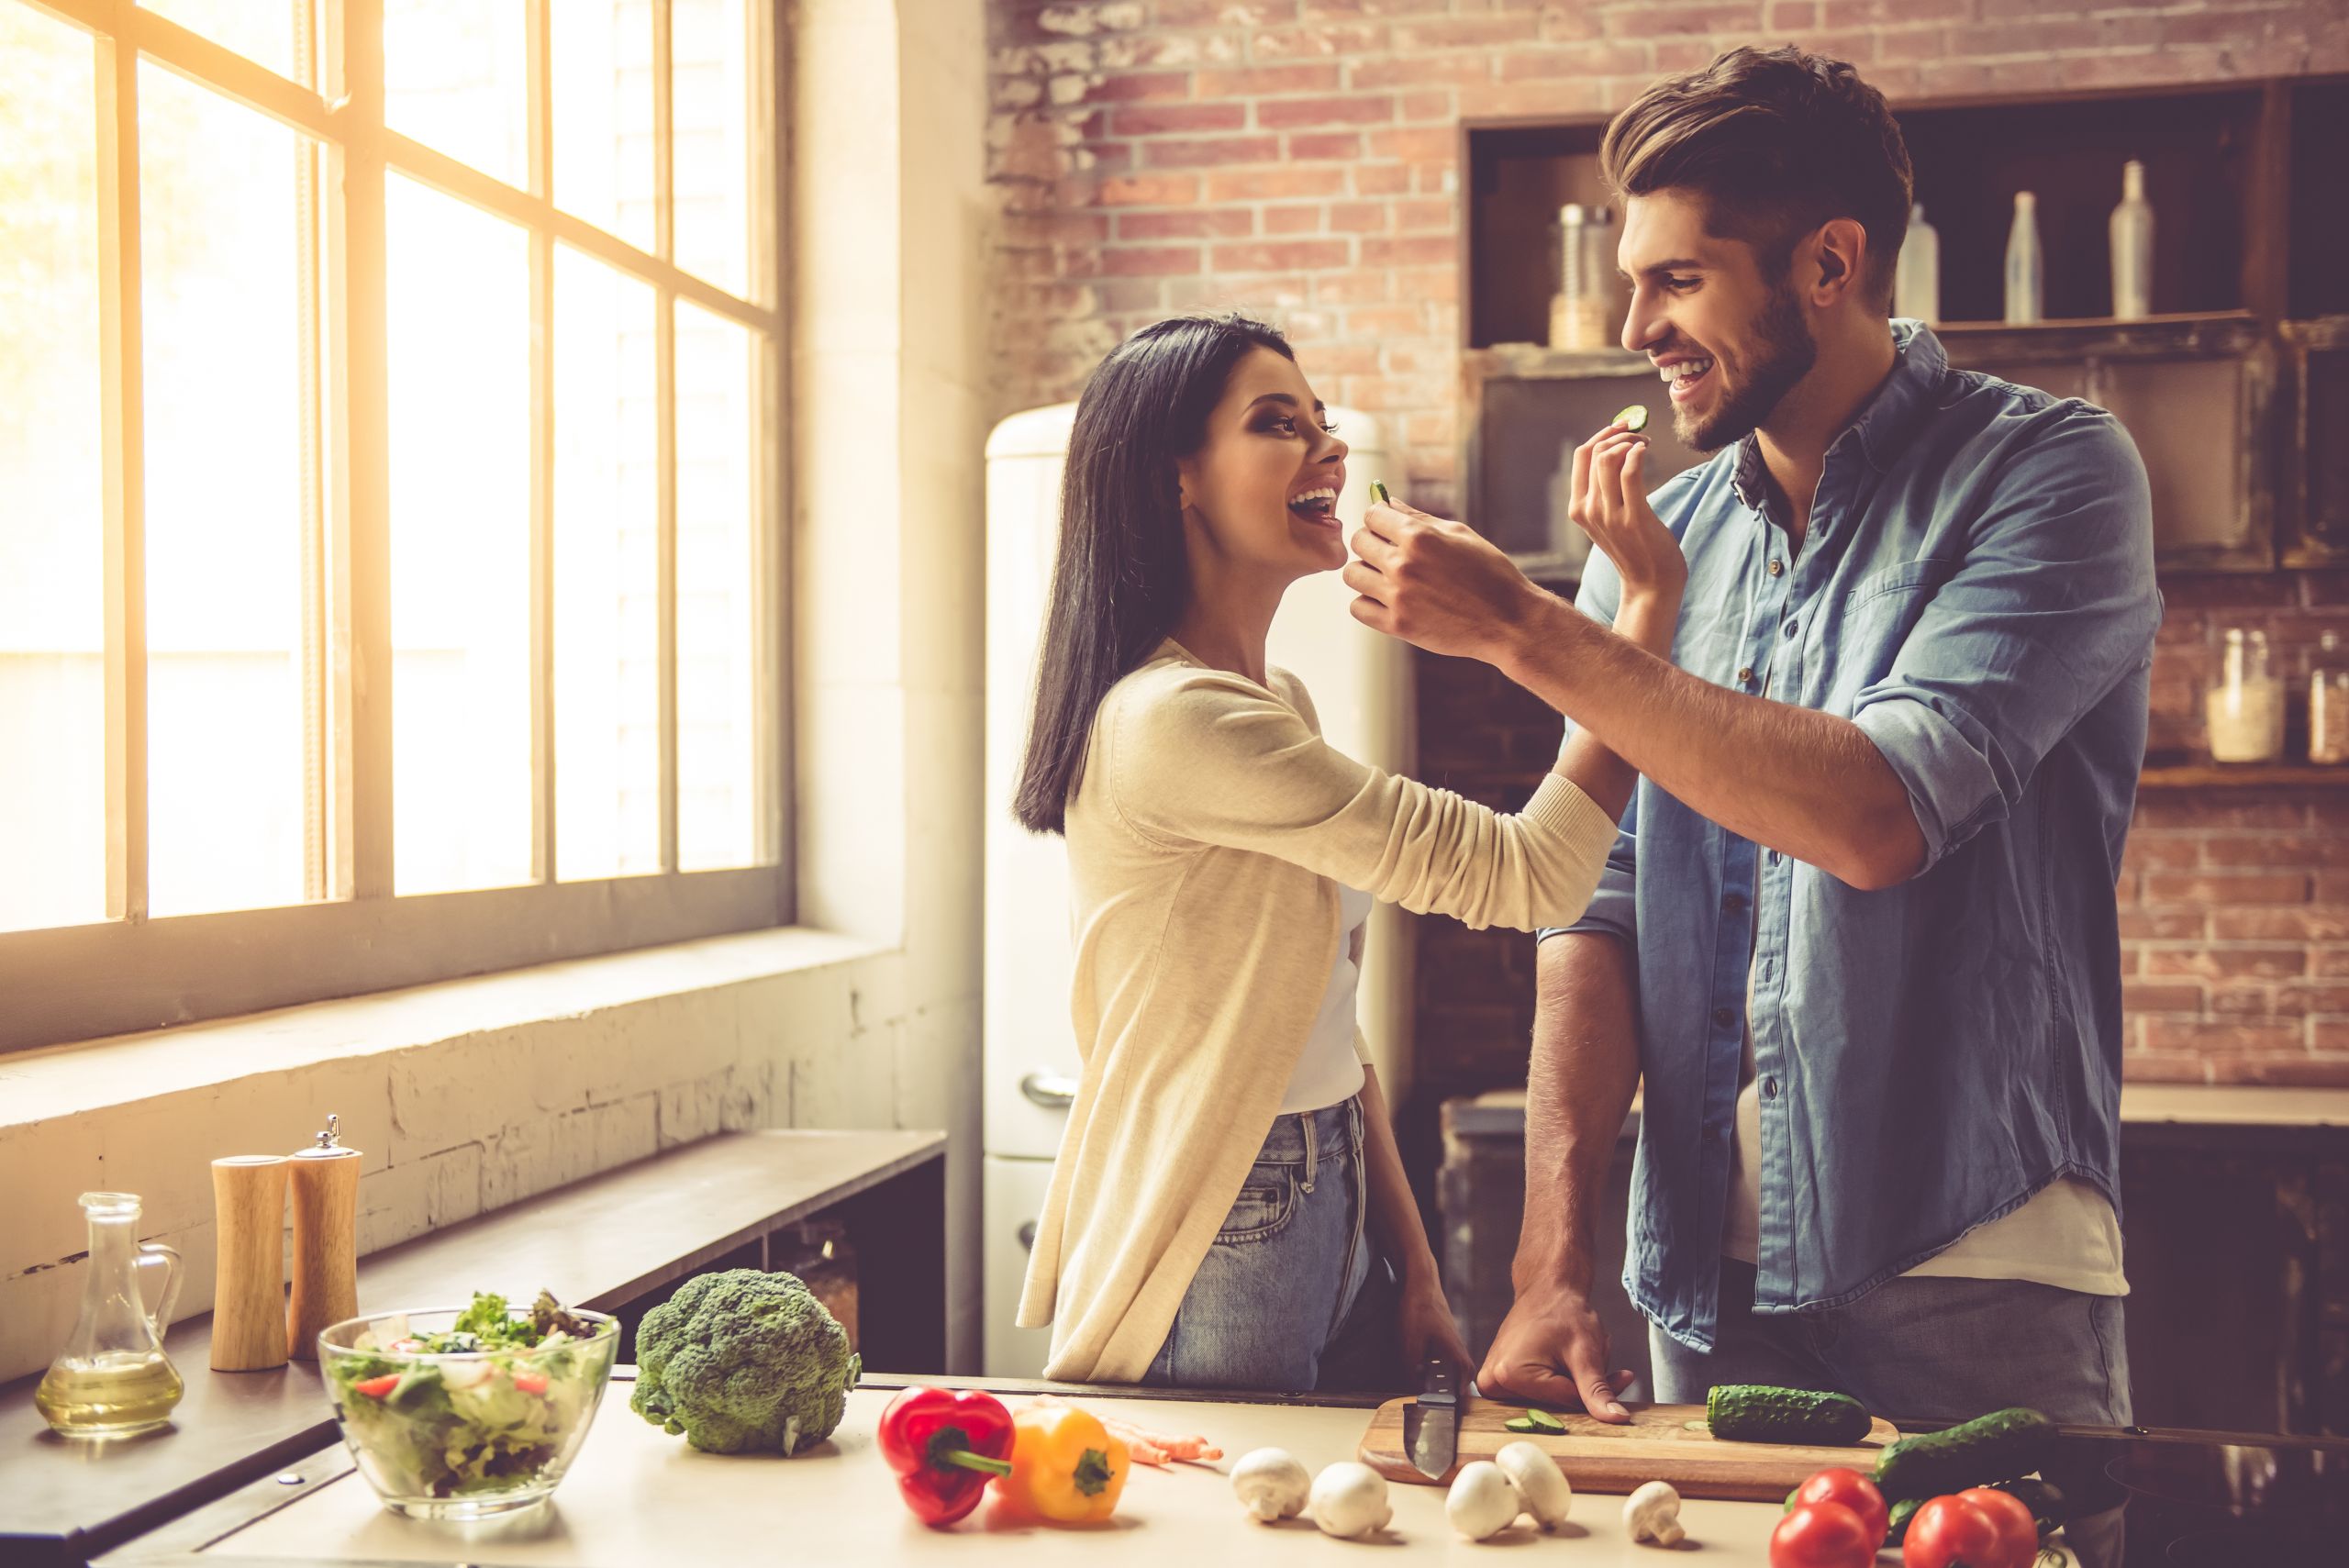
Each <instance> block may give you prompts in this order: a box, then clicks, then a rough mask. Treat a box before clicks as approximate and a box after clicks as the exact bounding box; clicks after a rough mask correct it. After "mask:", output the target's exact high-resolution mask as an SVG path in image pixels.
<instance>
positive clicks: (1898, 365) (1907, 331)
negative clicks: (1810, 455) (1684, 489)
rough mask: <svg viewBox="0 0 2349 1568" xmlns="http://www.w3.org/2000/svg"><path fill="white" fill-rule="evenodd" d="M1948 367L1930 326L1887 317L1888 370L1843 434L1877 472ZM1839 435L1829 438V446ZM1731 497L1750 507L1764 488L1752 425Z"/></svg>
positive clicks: (1900, 445) (1928, 404)
mask: <svg viewBox="0 0 2349 1568" xmlns="http://www.w3.org/2000/svg"><path fill="white" fill-rule="evenodd" d="M1948 371H1949V355H1948V353H1947V352H1946V351H1944V350H1943V348H1942V343H1941V339H1938V338H1936V337H1934V336H1933V333H1932V328H1929V327H1927V326H1926V325H1925V324H1924V323H1923V322H1921V321H1910V320H1908V319H1906V318H1896V319H1895V320H1894V321H1893V323H1892V373H1891V374H1890V375H1887V376H1886V377H1885V378H1884V384H1883V385H1881V386H1879V387H1877V388H1876V395H1874V396H1873V397H1871V398H1869V399H1868V401H1867V402H1866V403H1865V404H1863V405H1862V406H1861V407H1860V412H1859V416H1858V417H1856V418H1854V420H1853V421H1852V423H1851V424H1850V425H1849V426H1848V427H1846V428H1845V430H1844V435H1850V434H1852V433H1854V432H1857V434H1858V436H1859V442H1860V450H1861V451H1862V453H1863V454H1864V455H1865V457H1866V459H1867V461H1868V462H1869V463H1870V465H1871V466H1873V467H1874V468H1876V471H1877V472H1879V473H1881V472H1883V471H1884V470H1885V469H1887V468H1889V467H1891V466H1892V462H1893V460H1894V459H1895V458H1897V457H1898V456H1899V454H1900V452H1901V451H1902V450H1904V449H1905V448H1906V447H1907V446H1908V444H1909V433H1910V432H1911V431H1913V430H1914V429H1915V428H1917V423H1918V421H1919V420H1920V419H1922V418H1923V417H1924V416H1925V414H1926V413H1927V411H1929V410H1930V409H1931V408H1932V406H1933V400H1934V395H1935V393H1936V391H1937V389H1938V388H1939V387H1940V385H1941V383H1942V378H1943V375H1945V374H1946V373H1948ZM1842 439H1843V437H1842V436H1838V437H1836V438H1835V441H1834V442H1832V443H1831V444H1830V447H1829V450H1830V451H1832V450H1833V449H1834V447H1835V446H1836V445H1840V444H1842ZM1731 487H1732V488H1733V489H1735V490H1736V492H1737V498H1738V499H1739V500H1740V501H1742V502H1743V503H1745V505H1746V506H1750V507H1752V508H1753V509H1754V510H1755V511H1757V512H1758V511H1760V510H1761V509H1762V499H1763V497H1764V496H1765V495H1767V494H1768V493H1769V482H1768V477H1767V475H1766V474H1765V472H1764V469H1763V464H1762V437H1761V435H1760V433H1759V432H1758V431H1757V432H1755V433H1753V434H1752V435H1749V436H1747V437H1746V438H1745V439H1743V440H1742V441H1740V442H1739V443H1738V444H1737V468H1736V471H1735V473H1733V474H1732V475H1731Z"/></svg>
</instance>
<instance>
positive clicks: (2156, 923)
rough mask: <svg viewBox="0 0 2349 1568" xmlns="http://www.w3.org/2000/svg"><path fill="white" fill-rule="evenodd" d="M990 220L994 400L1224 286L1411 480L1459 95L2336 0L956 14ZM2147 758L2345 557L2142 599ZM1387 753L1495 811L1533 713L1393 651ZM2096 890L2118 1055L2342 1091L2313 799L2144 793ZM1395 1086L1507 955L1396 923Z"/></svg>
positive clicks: (1961, 56)
mask: <svg viewBox="0 0 2349 1568" xmlns="http://www.w3.org/2000/svg"><path fill="white" fill-rule="evenodd" d="M991 8H992V18H993V23H992V25H993V39H992V42H993V46H994V55H993V60H992V62H991V73H992V91H993V101H994V111H995V112H994V114H993V117H992V118H991V121H990V125H989V155H990V171H991V178H992V179H993V181H994V182H995V183H996V187H997V189H998V190H999V191H1000V193H1001V196H1002V200H1003V206H1004V220H1003V227H1002V229H1001V242H1000V243H1001V250H1000V253H999V255H998V258H997V261H998V274H997V275H998V283H997V287H996V295H995V299H996V303H995V320H994V323H993V343H994V355H995V368H996V378H997V390H998V394H999V402H998V411H1000V412H1008V411H1009V410H1012V409H1015V408H1020V407H1027V406H1032V405H1035V404H1038V403H1043V402H1049V401H1052V400H1053V399H1056V398H1062V397H1068V396H1072V395H1074V393H1075V391H1076V389H1077V388H1078V386H1079V385H1080V384H1082V382H1083V379H1084V377H1085V373H1086V372H1087V371H1088V370H1089V369H1090V368H1091V367H1092V365H1093V364H1094V363H1095V362H1096V361H1097V360H1098V359H1099V358H1100V356H1101V355H1102V354H1103V353H1105V352H1106V351H1107V350H1108V349H1109V348H1110V347H1111V346H1112V345H1113V344H1115V343H1116V342H1117V341H1118V339H1119V338H1120V337H1121V336H1122V335H1123V334H1124V333H1126V332H1128V331H1130V330H1131V329H1132V328H1136V327H1138V326H1141V325H1142V324H1143V323H1146V322H1149V321H1152V320H1154V319H1156V318H1158V317H1162V316H1164V315H1166V314H1169V313H1171V312H1174V311H1177V310H1183V309H1188V308H1193V307H1197V306H1231V305H1241V306H1251V307H1253V308H1255V309H1256V310H1258V311H1260V312H1261V313H1264V314H1265V315H1268V316H1270V317H1273V318H1274V319H1275V320H1277V321H1279V322H1280V323H1281V324H1282V325H1283V326H1284V327H1286V328H1287V330H1288V331H1289V333H1290V335H1291V336H1292V338H1293V339H1295V340H1296V342H1297V346H1298V350H1299V354H1300V356H1301V359H1302V361H1303V363H1304V365H1305V368H1306V370H1307V372H1308V374H1309V375H1310V376H1311V377H1312V379H1313V381H1314V384H1315V386H1316V389H1317V390H1318V391H1319V392H1320V394H1321V395H1323V396H1324V397H1327V398H1329V399H1330V401H1332V402H1335V403H1341V404H1344V405H1346V406H1350V407H1354V408H1359V409H1362V410H1364V411H1365V412H1368V413H1371V414H1374V415H1375V416H1377V417H1378V418H1379V419H1380V420H1381V422H1382V423H1383V424H1384V425H1385V426H1386V429H1387V432H1388V443H1389V445H1390V447H1391V448H1394V449H1396V450H1397V452H1398V455H1399V457H1400V460H1401V464H1402V467H1403V468H1404V471H1405V473H1406V474H1407V477H1408V484H1409V487H1410V494H1411V496H1412V498H1413V499H1414V500H1415V501H1417V502H1419V504H1421V505H1423V506H1430V507H1431V508H1433V509H1436V510H1446V509H1448V508H1449V506H1450V504H1451V503H1452V502H1453V498H1454V496H1455V495H1456V482H1457V478H1458V475H1457V473H1456V468H1457V463H1458V448H1459V435H1460V430H1459V423H1458V421H1459V374H1458V355H1459V343H1460V316H1459V310H1460V289H1461V280H1460V277H1459V272H1458V254H1459V251H1458V245H1459V228H1460V222H1461V211H1460V193H1459V181H1460V169H1459V133H1458V122H1459V120H1460V119H1461V117H1463V116H1464V115H1467V116H1475V117H1490V116H1498V115H1535V116H1538V115H1581V114H1596V113H1601V112H1604V111H1606V110H1609V109H1612V108H1614V107H1618V106H1620V105H1622V104H1623V103H1625V102H1626V101H1628V100H1629V98H1630V97H1631V95H1633V94H1634V93H1636V92H1637V91H1638V90H1639V89H1640V88H1641V87H1642V85H1644V84H1645V83H1647V82H1649V81H1650V80H1652V79H1653V78H1654V77H1655V76H1657V75H1659V74H1662V73H1664V72H1671V71H1676V70H1682V69H1687V68H1689V67H1694V66H1697V65H1700V64H1702V63H1704V62H1705V61H1708V60H1709V59H1710V58H1711V57H1712V56H1713V54H1714V53H1715V52H1717V51H1718V50H1720V49H1721V48H1725V47H1728V46H1729V45H1731V44H1733V43H1742V42H1764V43H1776V42H1783V41H1788V40H1791V41H1795V42H1799V43H1802V44H1805V45H1807V46H1809V47H1812V48H1816V49H1819V50H1823V51H1826V52H1831V53H1833V54H1837V55H1840V56H1842V58H1844V59H1847V60H1850V61H1854V62H1855V63H1856V64H1858V65H1859V66H1860V67H1861V69H1862V70H1863V72H1865V74H1866V75H1867V77H1868V78H1869V80H1871V81H1873V82H1874V83H1876V84H1877V85H1878V86H1880V87H1881V88H1883V89H1884V91H1885V92H1886V93H1887V95H1889V96H1890V97H1891V98H1892V99H1893V101H1894V103H1895V104H1896V106H1898V105H1899V104H1902V103H1907V102H1915V101H1920V100H1922V99H1929V98H1937V97H1948V96H1954V95H1965V94H1974V93H1986V92H1998V93H2008V92H2028V91H2033V90H2050V91H2053V90H2059V89H2066V88H2076V87H2091V86H2107V85H2120V84H2152V83H2167V82H2189V81H2192V82H2199V81H2207V80H2210V79H2212V78H2214V77H2227V76H2257V75H2273V74H2285V73H2292V72H2332V71H2349V13H2344V10H2343V6H2341V5H2340V4H2339V3H2338V0H2241V3H2237V0H2182V3H2147V4H2140V3H2134V0H2087V3H2085V4H2073V5H2065V4H2063V3H2061V0H2053V3H2050V0H1743V3H1735V0H1627V3H1620V4H1618V3H1611V0H1608V3H1598V4H1581V5H1577V4H1566V3H1561V0H1549V3H1546V4H1545V3H1542V0H1075V3H1072V0H1052V3H1046V0H991ZM2168 593H2169V595H2170V604H2171V616H2170V618H2169V622H2168V624H2167V625H2166V627H2165V629H2164V633H2163V653H2162V660H2161V663H2160V666H2159V670H2158V679H2157V688H2156V692H2155V742H2156V745H2174V746H2181V747H2182V746H2188V745H2191V744H2194V743H2195V742H2197V741H2198V740H2199V724H2198V722H2197V720H2196V717H2195V709H2196V706H2197V703H2198V700H2199V699H2198V697H2197V693H2198V691H2199V684H2198V683H2199V661H2200V660H2201V658H2202V657H2203V654H2202V639H2203V638H2204V636H2205V634H2206V629H2207V628H2208V626H2209V625H2210V623H2211V622H2212V621H2214V620H2216V621H2220V622H2222V623H2224V624H2235V623H2236V622H2238V621H2241V622H2243V623H2244V624H2255V625H2262V626H2265V627H2266V628H2269V630H2270V631H2271V633H2272V634H2273V635H2274V636H2275V637H2276V639H2277V641H2278V642H2279V643H2280V644H2283V645H2286V646H2288V647H2289V648H2295V649H2296V648H2298V647H2299V646H2300V645H2301V644H2303V643H2312V642H2313V640H2314V637H2315V633H2316V630H2317V628H2319V627H2320V626H2323V625H2330V624H2334V623H2338V624H2339V625H2340V626H2341V628H2342V629H2343V630H2344V631H2349V576H2343V575H2340V574H2334V575H2297V574H2291V573H2277V574H2275V575H2273V576H2265V577H2259V578H2254V579H2248V580H2243V579H2231V580H2225V581H2219V580H2207V579H2206V580H2199V581H2197V580H2180V581H2179V582H2176V583H2172V584H2168ZM1419 669H1420V688H1421V689H1420V699H1421V703H1420V707H1421V712H1422V714H1423V715H1425V716H1426V718H1425V719H1424V721H1423V725H1422V734H1421V771H1422V773H1424V774H1425V775H1426V776H1428V777H1430V778H1431V779H1432V780H1435V781H1437V782H1441V783H1446V784H1450V785H1452V786H1453V787H1454V788H1458V789H1461V790H1463V791H1464V793H1467V794H1469V795H1475V796H1477V797H1479V798H1484V799H1487V800H1489V801H1491V802H1492V803H1493V804H1495V805H1499V806H1511V805H1514V804H1515V803H1516V802H1518V801H1520V800H1521V799H1522V798H1523V796H1524V795H1525V793H1527V792H1528V791H1530V789H1531V786H1532V784H1533V783H1534V781H1535V780H1536V779H1538V777H1539V776H1540V774H1541V773H1542V770H1543V769H1544V768H1545V767H1546V766H1547V764H1548V759H1549V755H1550V748H1551V747H1552V746H1553V744H1554V736H1555V733H1556V731H1555V721H1554V719H1553V718H1552V717H1550V716H1548V715H1546V714H1545V713H1543V712H1542V710H1541V709H1540V707H1539V706H1538V705H1536V704H1534V703H1533V702H1532V701H1531V699H1530V698H1528V697H1525V696H1524V695H1523V694H1521V693H1518V692H1515V691H1513V690H1511V689H1510V688H1508V686H1507V685H1506V684H1505V683H1502V682H1500V681H1499V680H1498V679H1497V677H1494V676H1493V675H1491V674H1490V673H1489V672H1486V671H1482V670H1481V669H1478V668H1475V667H1471V666H1465V665H1462V664H1459V663H1457V662H1453V661H1448V660H1438V659H1423V660H1422V661H1421V662H1420V665H1419ZM2138 826H2139V831H2138V833H2137V835H2136V837H2135V839H2134V840H2133V847H2132V854H2131V861H2130V867H2129V870H2128V873H2127V874H2126V875H2125V876H2124V877H2123V879H2122V884H2121V889H2120V892H2121V898H2122V901H2123V904H2124V906H2125V914H2126V932H2127V935H2128V938H2129V950H2128V954H2127V962H2128V964H2129V966H2130V967H2129V974H2130V982H2129V984H2130V987H2131V990H2130V1002H2131V1006H2132V1018H2131V1025H2130V1028H2131V1044H2132V1052H2133V1054H2132V1072H2133V1073H2137V1074H2138V1075H2140V1076H2144V1077H2160V1078H2166V1079H2171V1080H2181V1079H2183V1080H2204V1079H2209V1080H2222V1081H2241V1080H2245V1079H2256V1080H2265V1081H2270V1082H2279V1083H2309V1082H2319V1081H2321V1082H2337V1083H2349V797H2319V796H2317V795H2310V794H2305V793H2304V794H2299V795H2293V794H2288V793H2285V794H2272V793H2271V794H2261V795H2249V794H2244V793H2242V792H2239V791H2232V790H2230V791H2208V792H2203V793H2199V794H2185V795H2179V794H2161V795H2149V796H2148V797H2147V799H2146V801H2145V802H2144V804H2143V806H2142V809H2141V813H2140V818H2139V825H2138ZM1423 933H1424V934H1423V937H1422V947H1421V958H1420V965H1419V973H1420V977H1421V979H1420V984H1421V997H1420V1006H1419V1062H1420V1070H1421V1074H1422V1088H1423V1091H1424V1093H1423V1096H1422V1103H1423V1104H1424V1103H1425V1099H1426V1098H1427V1097H1431V1096H1432V1095H1441V1094H1443V1093H1451V1092H1459V1091H1463V1090H1469V1089H1475V1088H1481V1087H1486V1086H1490V1085H1493V1084H1508V1083H1515V1082H1521V1081H1522V1077H1523V1072H1524V1062H1525V1051H1526V1037H1527V1029H1528V1025H1529V1023H1530V1020H1531V995H1532V977H1531V949H1530V946H1529V945H1528V944H1527V943H1525V942H1524V941H1523V940H1521V939H1511V938H1507V937H1477V936H1475V935H1473V934H1471V933H1468V932H1465V931H1463V930H1461V929H1459V928H1458V927H1456V926H1454V925H1452V924H1450V923H1448V922H1442V921H1427V922H1424V923H1423Z"/></svg>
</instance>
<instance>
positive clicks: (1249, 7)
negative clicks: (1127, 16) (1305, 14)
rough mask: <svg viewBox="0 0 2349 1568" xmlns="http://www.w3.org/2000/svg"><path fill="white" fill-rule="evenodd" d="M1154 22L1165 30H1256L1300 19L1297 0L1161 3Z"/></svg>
mask: <svg viewBox="0 0 2349 1568" xmlns="http://www.w3.org/2000/svg"><path fill="white" fill-rule="evenodd" d="M1151 19H1152V21H1155V22H1156V23H1157V24H1158V25H1159V26H1160V27H1162V28H1253V27H1262V26H1263V25H1264V23H1266V22H1288V21H1294V20H1296V19H1297V0H1157V4H1156V5H1154V6H1152V7H1151Z"/></svg>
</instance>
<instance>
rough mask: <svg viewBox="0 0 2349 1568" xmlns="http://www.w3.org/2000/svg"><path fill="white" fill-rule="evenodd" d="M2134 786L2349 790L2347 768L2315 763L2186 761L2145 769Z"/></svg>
mask: <svg viewBox="0 0 2349 1568" xmlns="http://www.w3.org/2000/svg"><path fill="white" fill-rule="evenodd" d="M2137 787H2138V788H2139V789H2140V790H2148V789H2338V790H2349V766H2342V767H2326V766H2323V765H2322V764H2320V763H2316V762H2188V763H2175V764H2170V765H2167V766H2163V767H2148V768H2147V769H2145V771H2144V772H2143V773H2142V774H2140V775H2139V776H2138V779H2137Z"/></svg>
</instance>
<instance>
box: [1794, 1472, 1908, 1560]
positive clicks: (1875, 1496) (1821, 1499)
mask: <svg viewBox="0 0 2349 1568" xmlns="http://www.w3.org/2000/svg"><path fill="white" fill-rule="evenodd" d="M1805 1503H1841V1504H1842V1505H1843V1506H1844V1507H1847V1508H1849V1509H1851V1510H1852V1512H1854V1513H1855V1514H1857V1515H1859V1516H1860V1522H1861V1523H1862V1524H1864V1525H1865V1526H1867V1527H1868V1539H1869V1540H1873V1541H1875V1542H1876V1545H1878V1546H1882V1545H1883V1544H1884V1536H1885V1528H1886V1525H1887V1520H1888V1518H1889V1516H1890V1513H1891V1509H1890V1508H1889V1507H1887V1504H1886V1503H1885V1500H1884V1494H1883V1493H1881V1492H1879V1491H1877V1490H1876V1483H1875V1482H1873V1481H1871V1480H1869V1479H1868V1478H1867V1477H1866V1476H1865V1475H1863V1474H1861V1473H1859V1472H1858V1471H1856V1470H1822V1471H1820V1473H1818V1474H1816V1475H1814V1476H1812V1477H1811V1478H1810V1479H1809V1480H1808V1481H1806V1482H1804V1483H1803V1484H1802V1485H1799V1486H1798V1487H1796V1488H1795V1506H1796V1507H1801V1506H1802V1505H1803V1504H1805Z"/></svg>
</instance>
